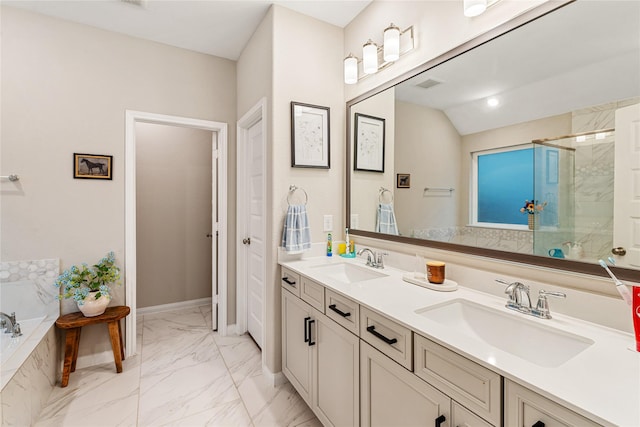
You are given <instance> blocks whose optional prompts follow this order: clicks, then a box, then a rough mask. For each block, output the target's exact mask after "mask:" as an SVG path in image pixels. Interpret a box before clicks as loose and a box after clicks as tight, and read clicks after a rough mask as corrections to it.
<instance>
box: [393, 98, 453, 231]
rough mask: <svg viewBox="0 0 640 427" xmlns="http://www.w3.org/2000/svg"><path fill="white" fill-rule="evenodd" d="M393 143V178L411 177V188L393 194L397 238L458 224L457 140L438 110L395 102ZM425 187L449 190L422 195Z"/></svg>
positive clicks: (450, 125) (449, 123)
mask: <svg viewBox="0 0 640 427" xmlns="http://www.w3.org/2000/svg"><path fill="white" fill-rule="evenodd" d="M396 139H397V141H398V142H397V143H396V173H410V174H411V188H408V189H402V188H401V189H396V217H397V219H398V225H399V226H400V231H401V233H402V234H404V235H411V230H412V229H424V228H429V227H445V226H453V225H458V224H457V223H456V218H458V209H459V203H460V201H459V199H460V196H461V193H460V170H461V165H460V160H459V159H460V151H461V142H462V141H461V138H460V135H459V134H458V132H457V131H456V129H455V127H453V124H452V123H451V121H449V119H448V118H447V116H446V115H445V114H444V113H443V112H442V111H440V110H434V109H433V108H428V107H423V106H419V105H415V104H410V103H407V102H396ZM425 187H432V188H433V187H436V188H453V189H454V191H453V192H452V193H447V192H426V193H425V192H424V188H425ZM407 224H408V225H409V226H407Z"/></svg>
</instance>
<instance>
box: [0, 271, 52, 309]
mask: <svg viewBox="0 0 640 427" xmlns="http://www.w3.org/2000/svg"><path fill="white" fill-rule="evenodd" d="M59 273H60V260H59V259H58V258H52V259H39V260H28V261H3V262H0V311H2V312H3V313H7V314H9V313H11V312H14V311H15V312H16V318H17V319H18V321H20V319H33V318H35V317H41V316H48V315H57V314H58V311H59V308H58V302H57V301H56V295H58V289H56V287H55V286H53V283H54V282H55V280H56V277H58V274H59Z"/></svg>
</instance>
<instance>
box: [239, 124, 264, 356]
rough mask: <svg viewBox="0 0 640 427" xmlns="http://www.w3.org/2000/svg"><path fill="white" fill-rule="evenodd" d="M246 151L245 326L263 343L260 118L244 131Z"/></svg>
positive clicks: (262, 159) (261, 152) (262, 156)
mask: <svg viewBox="0 0 640 427" xmlns="http://www.w3.org/2000/svg"><path fill="white" fill-rule="evenodd" d="M246 144H247V146H246V151H245V155H246V156H245V165H246V166H245V183H246V186H245V189H246V191H245V195H244V197H246V201H245V204H244V206H245V208H246V209H245V216H244V220H245V230H246V235H245V236H242V238H243V243H244V245H245V246H246V248H247V250H246V253H245V255H246V258H245V259H246V263H245V265H246V283H247V294H246V295H247V305H246V307H247V330H248V331H249V334H250V335H251V336H252V337H253V339H254V340H255V342H256V344H258V346H260V348H262V344H263V333H262V330H263V312H264V308H263V307H264V281H265V261H264V256H265V235H264V234H265V218H264V203H265V200H264V196H265V195H264V161H265V159H264V141H263V135H262V120H259V121H258V122H256V123H255V124H253V125H252V126H251V127H250V128H249V130H248V132H247V141H246Z"/></svg>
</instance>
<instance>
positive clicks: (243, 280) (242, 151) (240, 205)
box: [236, 98, 270, 366]
mask: <svg viewBox="0 0 640 427" xmlns="http://www.w3.org/2000/svg"><path fill="white" fill-rule="evenodd" d="M260 120H262V141H263V144H262V159H263V165H262V166H263V168H262V170H263V173H264V179H263V181H262V194H263V195H264V196H263V197H264V203H263V204H262V215H263V218H264V219H265V221H264V229H263V230H262V231H263V236H265V251H266V250H267V247H268V245H269V244H270V243H269V239H268V238H267V223H268V221H267V206H266V204H267V200H268V195H267V144H266V142H267V99H266V98H262V99H261V100H260V101H258V103H257V104H256V105H254V106H253V107H251V109H249V111H247V113H245V114H244V115H243V116H242V118H240V120H238V124H237V135H238V137H237V138H238V145H237V158H236V164H237V167H236V179H237V185H238V197H237V200H236V203H237V211H236V212H246V211H247V209H248V206H246V203H245V196H246V194H247V185H248V183H247V182H246V181H247V180H246V179H245V177H246V173H247V164H246V162H245V161H244V159H245V156H246V146H247V141H248V139H249V138H248V134H249V129H250V128H251V127H252V126H253V125H255V124H256V123H258V121H260ZM246 233H247V224H246V223H245V221H241V220H240V218H238V221H237V224H236V236H237V238H238V239H242V238H243V236H246ZM266 261H267V260H266V259H265V262H264V266H263V268H264V271H263V277H264V278H265V280H267V262H266ZM246 265H247V259H246V249H245V246H244V245H242V244H240V243H238V244H237V245H236V332H237V333H238V335H241V334H244V333H245V332H247V323H248V322H247V315H248V310H247V275H246V272H247V269H246ZM265 300H266V283H265V294H264V297H263V299H262V341H263V342H262V347H263V348H262V364H263V366H264V362H265V351H264V350H265V347H266V346H267V339H266V338H267V337H266V325H265V321H266V304H265Z"/></svg>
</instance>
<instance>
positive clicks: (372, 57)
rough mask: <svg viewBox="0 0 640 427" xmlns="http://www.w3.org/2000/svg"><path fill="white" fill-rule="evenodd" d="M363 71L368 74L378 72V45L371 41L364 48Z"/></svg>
mask: <svg viewBox="0 0 640 427" xmlns="http://www.w3.org/2000/svg"><path fill="white" fill-rule="evenodd" d="M362 69H363V70H364V72H365V73H366V74H375V73H377V72H378V45H377V44H375V43H374V42H373V41H372V40H371V39H369V41H367V42H366V43H365V44H364V46H362Z"/></svg>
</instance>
